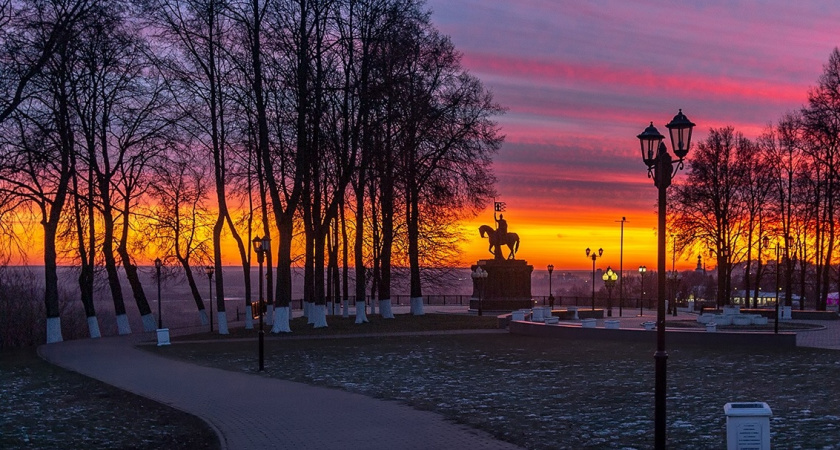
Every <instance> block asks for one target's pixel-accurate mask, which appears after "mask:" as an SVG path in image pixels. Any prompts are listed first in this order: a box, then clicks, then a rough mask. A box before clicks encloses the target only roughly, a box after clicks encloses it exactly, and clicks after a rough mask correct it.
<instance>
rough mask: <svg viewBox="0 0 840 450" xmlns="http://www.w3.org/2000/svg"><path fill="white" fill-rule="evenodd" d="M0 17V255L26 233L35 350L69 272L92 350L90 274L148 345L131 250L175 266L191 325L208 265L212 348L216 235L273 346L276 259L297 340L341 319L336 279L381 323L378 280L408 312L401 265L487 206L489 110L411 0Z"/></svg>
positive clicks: (160, 1)
mask: <svg viewBox="0 0 840 450" xmlns="http://www.w3.org/2000/svg"><path fill="white" fill-rule="evenodd" d="M0 5H1V6H2V9H3V13H2V15H0V17H2V19H0V20H2V21H3V23H2V24H0V25H2V30H3V31H2V35H0V40H2V49H1V50H0V51H2V54H0V64H2V66H0V71H2V74H3V75H2V77H1V78H0V83H2V85H0V102H2V103H0V114H1V115H0V154H2V157H1V158H0V195H2V198H0V200H2V201H0V204H2V211H0V213H2V214H3V215H2V217H0V226H2V227H3V231H5V236H6V237H7V238H8V239H6V240H5V242H6V244H7V247H6V250H7V252H6V253H7V254H11V253H12V252H13V251H15V250H18V251H19V250H20V248H17V249H16V248H15V246H16V245H18V246H20V245H21V241H20V240H19V237H20V234H17V233H16V231H17V229H16V227H19V226H20V224H21V223H23V224H27V223H29V224H31V223H32V222H33V218H34V221H35V222H40V224H41V226H42V228H43V233H44V264H45V268H46V280H45V281H46V289H45V304H46V313H47V340H48V342H55V341H59V340H61V339H62V338H61V326H60V317H59V308H58V304H59V303H58V277H57V270H56V269H57V265H58V262H59V260H60V259H61V258H64V259H72V260H73V261H75V262H76V264H77V265H78V266H79V267H80V270H79V277H78V284H79V292H80V295H81V300H82V303H83V304H84V307H85V313H86V316H87V317H88V324H89V327H90V335H91V336H98V335H99V329H98V325H97V320H96V311H95V307H94V302H93V297H94V292H95V288H96V282H95V280H96V278H97V276H96V274H97V273H98V271H100V270H104V272H105V277H106V278H107V280H108V289H109V290H110V294H111V297H112V298H113V301H114V307H115V311H116V314H117V324H118V332H119V333H121V334H125V333H129V332H130V331H131V330H130V327H129V324H128V320H127V319H126V314H125V312H126V308H125V302H124V293H123V292H122V288H121V285H120V283H119V267H120V266H121V267H122V270H123V271H124V272H125V275H126V277H127V278H128V280H129V283H130V288H131V290H132V294H133V297H134V299H135V302H136V304H137V307H138V309H139V311H140V313H141V315H142V316H143V320H144V327H145V328H146V329H147V330H151V329H154V327H155V320H154V318H153V317H152V313H151V309H150V308H149V305H148V301H147V299H146V296H145V293H144V291H143V286H142V284H141V282H140V279H139V276H138V272H137V262H136V261H135V255H146V254H148V253H149V249H150V248H154V249H157V250H158V252H159V254H163V255H166V256H165V260H166V262H168V263H171V264H172V265H177V266H179V268H180V269H181V270H183V274H184V277H185V280H186V281H187V282H188V283H189V285H190V287H191V289H192V292H193V296H194V298H195V300H196V305H197V308H198V310H199V313H200V314H201V317H202V320H203V321H204V320H206V314H205V313H204V306H203V302H202V301H201V297H200V294H199V291H198V289H197V287H196V284H195V279H194V278H195V277H194V274H193V268H194V267H196V266H197V265H203V264H205V263H207V262H210V263H211V264H213V265H214V267H215V273H216V274H217V276H216V278H215V288H216V290H215V291H216V299H215V301H216V304H217V306H218V311H219V313H218V314H219V316H218V317H219V332H220V333H227V322H226V319H225V318H226V314H225V304H224V301H223V300H224V297H225V285H224V282H225V277H224V276H223V273H222V270H221V269H222V261H223V260H224V259H230V257H231V256H230V255H223V246H222V243H223V237H225V236H226V237H227V238H228V239H231V240H232V241H233V242H235V243H236V248H237V252H238V254H237V255H236V257H237V258H238V260H239V261H240V264H241V267H242V276H243V277H244V281H245V289H246V302H247V303H248V304H250V301H251V297H252V292H251V291H252V289H251V285H250V279H251V270H252V268H251V265H252V264H251V258H252V255H253V251H252V249H251V245H250V242H251V240H252V239H253V238H254V237H257V236H261V235H262V236H267V237H271V238H272V252H270V253H269V254H268V255H267V267H268V268H269V269H270V270H268V273H267V278H266V281H267V292H268V293H269V294H268V295H267V299H268V301H269V303H270V304H271V306H273V308H272V309H273V313H272V314H271V315H270V316H269V318H270V319H273V320H272V321H273V328H272V331H275V332H281V331H289V327H288V321H289V304H290V301H291V286H292V276H291V273H292V266H293V264H300V265H302V266H303V267H304V273H305V277H304V278H305V279H304V287H305V289H304V301H305V304H306V305H307V308H306V311H305V313H306V315H307V317H309V321H310V323H312V324H314V326H316V327H321V326H326V325H327V323H326V315H325V308H324V305H325V302H326V300H327V298H328V297H330V298H338V296H339V294H341V297H342V298H343V299H344V300H345V304H344V306H345V307H344V313H345V314H347V311H348V310H347V304H346V300H347V299H348V298H350V294H351V292H350V285H351V282H352V284H353V286H354V289H355V292H354V293H355V298H357V299H359V301H362V302H363V301H364V300H363V299H364V298H365V294H366V292H365V289H366V286H367V287H370V288H371V293H373V294H374V295H375V296H376V297H377V298H378V299H379V305H380V308H381V312H382V314H383V315H385V316H386V317H389V316H390V317H392V314H391V311H390V296H391V293H390V289H391V284H392V279H391V275H392V271H393V267H395V266H405V267H408V268H409V270H410V292H411V297H412V312H413V313H414V314H422V313H423V310H422V275H423V274H422V273H421V270H420V268H421V266H422V267H428V266H434V265H439V263H441V262H444V261H451V258H452V257H453V255H454V254H455V253H454V248H453V246H452V242H453V240H454V239H455V238H456V237H457V236H456V234H455V233H456V232H455V231H453V227H451V225H452V224H453V223H455V222H456V221H457V220H458V219H460V218H462V217H463V215H464V214H473V213H474V212H475V211H476V209H477V208H478V207H479V206H480V205H483V204H485V203H486V201H487V200H488V199H489V197H491V196H492V194H493V192H492V189H493V182H494V178H493V175H492V173H491V171H490V163H491V158H492V155H493V154H494V153H495V151H496V150H497V149H498V147H499V145H500V144H501V141H502V137H501V136H500V133H499V130H498V127H497V125H496V124H495V122H493V120H492V117H493V116H495V115H497V114H500V113H502V112H503V111H502V108H501V107H499V106H498V105H497V104H495V103H494V102H493V99H492V96H491V94H490V93H489V92H488V91H487V90H486V89H485V88H484V87H483V86H482V84H481V83H480V82H479V80H477V79H476V78H475V77H473V76H471V75H470V74H469V73H467V72H466V71H465V70H464V69H463V68H462V67H461V66H460V54H459V53H458V52H457V51H456V50H455V48H454V47H453V45H452V44H451V42H450V41H449V39H448V38H447V37H446V36H443V35H441V34H440V33H439V32H438V31H437V30H436V29H435V28H434V26H433V25H432V23H431V22H430V18H429V13H428V11H427V10H426V9H425V7H424V5H423V3H422V2H420V1H417V0H282V1H271V2H267V1H261V0H248V1H244V0H243V1H234V0H137V1H136V2H135V3H130V4H127V3H124V2H117V1H108V0H98V1H93V0H88V1H86V0H27V1H13V0H7V1H6V3H2V4H0ZM297 249H301V250H300V251H298V250H297ZM351 264H352V266H353V267H352V271H351ZM356 311H357V317H356V320H357V322H364V321H366V320H367V319H366V317H365V308H364V307H363V306H362V307H358V308H356ZM246 326H251V324H250V323H247V324H246Z"/></svg>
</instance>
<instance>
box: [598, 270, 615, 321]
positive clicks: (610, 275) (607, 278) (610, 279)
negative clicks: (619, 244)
mask: <svg viewBox="0 0 840 450" xmlns="http://www.w3.org/2000/svg"><path fill="white" fill-rule="evenodd" d="M601 278H603V279H604V285H605V286H606V287H607V317H612V290H613V288H614V287H615V282H616V280H618V274H617V273H615V272H613V270H612V267H610V266H607V271H606V272H604V275H602V276H601Z"/></svg>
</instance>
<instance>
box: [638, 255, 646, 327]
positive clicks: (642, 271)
mask: <svg viewBox="0 0 840 450" xmlns="http://www.w3.org/2000/svg"><path fill="white" fill-rule="evenodd" d="M645 272H647V267H646V266H639V277H640V278H641V285H642V286H641V290H640V291H639V317H642V316H644V315H645V310H644V308H645Z"/></svg>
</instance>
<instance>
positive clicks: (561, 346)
mask: <svg viewBox="0 0 840 450" xmlns="http://www.w3.org/2000/svg"><path fill="white" fill-rule="evenodd" d="M653 339H654V338H653V335H651V342H650V344H634V343H623V342H604V341H560V340H553V339H542V338H533V337H525V336H513V335H506V334H502V335H495V334H494V335H453V336H420V337H388V336H377V337H368V338H351V339H317V340H288V339H282V340H271V341H267V346H266V358H267V359H266V370H267V372H268V374H270V375H271V376H274V377H278V378H284V379H290V380H296V381H302V382H306V383H310V384H315V385H320V386H330V387H337V388H342V389H346V390H349V391H353V392H359V393H363V394H366V395H370V396H373V397H379V398H385V399H393V400H398V401H402V402H405V403H407V404H410V405H413V406H414V407H417V408H420V409H427V410H432V411H437V412H439V413H441V414H443V415H445V416H446V417H449V418H451V419H452V420H454V421H457V422H461V423H465V424H469V425H471V426H475V427H477V428H481V429H484V430H486V431H488V432H491V433H493V434H495V435H496V436H497V437H498V438H500V439H503V440H506V441H510V442H514V443H517V444H520V445H523V446H525V447H528V448H538V449H548V448H582V447H597V448H649V447H652V445H653V385H654V360H653V353H654V347H655V343H654V341H653ZM151 350H153V351H159V352H161V353H162V354H167V355H173V356H178V357H183V358H186V359H190V360H193V361H196V362H199V363H203V364H209V365H214V366H219V367H224V368H228V369H232V370H242V371H255V370H256V363H255V352H256V344H255V343H250V342H239V343H232V342H231V343H222V342H220V343H214V344H203V345H201V344H198V345H175V346H172V347H171V348H166V349H164V350H159V349H151ZM668 352H669V359H668V442H669V446H670V447H673V448H681V449H684V448H703V449H705V448H723V447H725V426H726V425H725V416H724V414H723V405H724V404H725V403H727V402H732V401H764V402H767V403H768V404H769V405H770V407H771V408H772V409H773V417H772V419H771V433H772V445H773V447H774V448H791V449H793V448H840V426H839V425H840V396H838V395H837V392H838V390H840V352H832V351H827V350H814V349H803V348H797V349H788V350H773V349H756V348H738V347H730V348H703V347H685V346H684V347H680V348H669V349H668Z"/></svg>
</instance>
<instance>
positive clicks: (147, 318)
mask: <svg viewBox="0 0 840 450" xmlns="http://www.w3.org/2000/svg"><path fill="white" fill-rule="evenodd" d="M141 318H142V319H143V331H155V330H157V321H156V320H155V316H153V315H152V313H149V314H146V315H144V316H141Z"/></svg>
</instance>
